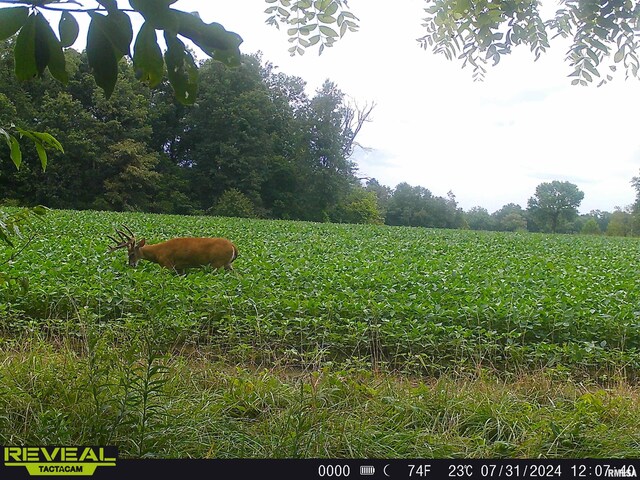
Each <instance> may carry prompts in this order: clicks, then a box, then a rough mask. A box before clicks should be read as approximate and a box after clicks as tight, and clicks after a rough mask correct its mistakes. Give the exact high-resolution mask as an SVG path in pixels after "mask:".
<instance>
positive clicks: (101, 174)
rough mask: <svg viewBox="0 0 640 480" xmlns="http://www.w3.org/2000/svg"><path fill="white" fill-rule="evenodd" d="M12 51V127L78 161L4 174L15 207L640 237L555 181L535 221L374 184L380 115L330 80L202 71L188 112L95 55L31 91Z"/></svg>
mask: <svg viewBox="0 0 640 480" xmlns="http://www.w3.org/2000/svg"><path fill="white" fill-rule="evenodd" d="M13 48H14V42H13V41H12V40H11V39H10V40H7V41H4V42H2V43H1V44H0V125H9V124H11V123H16V124H19V125H20V126H21V127H24V128H30V129H33V130H38V131H46V132H49V133H50V134H52V135H53V136H54V137H55V138H56V139H58V140H59V141H60V142H61V144H62V145H64V149H65V151H64V154H62V153H61V152H52V153H51V154H50V156H51V158H52V160H51V161H50V162H49V163H48V166H47V170H46V172H43V171H42V168H40V164H39V162H38V160H37V156H36V152H29V151H26V150H25V152H24V156H25V161H24V162H22V165H21V168H20V169H19V170H18V171H16V169H15V167H14V165H13V164H12V163H11V162H7V161H3V162H0V201H1V202H3V203H5V204H20V205H34V204H42V205H46V206H48V207H51V208H68V209H96V210H118V211H126V210H130V211H145V212H155V213H176V214H187V215H188V214H212V215H226V216H241V217H255V218H271V219H295V220H308V221H332V222H342V223H386V224H388V225H406V226H422V227H433V228H472V229H485V230H505V231H514V230H529V231H552V232H582V231H583V230H584V231H585V233H597V232H609V233H612V232H613V234H616V235H619V234H631V233H636V230H637V229H636V228H635V227H634V222H633V221H632V219H633V218H634V217H635V211H631V210H630V211H620V212H613V213H608V212H592V213H591V214H590V215H588V216H579V215H578V213H577V207H578V206H579V203H580V201H581V200H582V196H583V194H582V196H580V194H581V192H579V190H578V189H577V187H576V186H574V185H572V184H568V183H567V182H550V185H552V186H554V187H555V188H559V189H560V193H561V195H560V196H561V197H563V198H564V199H565V200H566V201H565V203H566V205H565V204H562V205H560V206H553V205H551V206H550V205H547V204H546V203H545V201H546V200H548V198H547V197H549V195H550V194H549V193H545V192H544V191H541V192H538V191H536V194H535V195H534V197H532V200H530V202H529V205H528V206H527V209H523V208H522V207H520V206H519V205H515V204H508V205H505V206H504V207H502V208H501V209H500V210H498V211H497V212H494V213H493V214H489V213H488V212H487V211H486V209H484V208H482V207H475V208H473V209H471V210H469V211H467V212H465V211H463V210H462V209H461V208H460V207H459V206H458V203H457V201H456V198H455V195H454V194H453V192H449V193H448V194H447V196H446V197H440V196H436V195H433V194H432V193H431V192H430V191H429V190H428V189H427V188H425V187H422V186H411V185H409V184H407V183H401V184H399V185H397V186H396V187H395V188H391V187H388V186H385V185H382V184H380V183H379V182H378V181H377V180H376V179H370V180H368V181H367V182H366V183H364V184H363V183H362V181H361V180H360V179H359V177H358V168H357V165H356V164H355V162H354V161H353V160H352V159H351V157H352V154H353V151H354V148H355V147H356V145H357V142H356V137H357V134H358V132H359V131H360V129H361V128H362V126H363V124H364V123H365V122H367V121H368V120H369V115H370V113H371V111H372V109H373V105H372V104H371V105H365V106H364V107H360V106H358V105H357V104H355V103H354V102H352V101H350V100H349V99H348V97H347V96H346V95H345V94H344V93H343V92H342V91H341V90H340V88H339V87H338V86H337V85H336V84H335V83H333V82H331V81H329V80H327V81H325V83H324V84H323V85H322V86H321V87H320V88H319V89H318V90H317V91H316V92H315V94H314V95H313V96H310V95H308V94H307V93H306V90H305V87H306V84H305V81H304V79H302V78H300V77H295V76H290V75H287V74H285V73H283V72H279V71H278V70H277V68H275V67H274V66H273V65H272V64H270V63H269V62H267V61H264V60H263V59H262V58H261V55H260V54H254V55H243V56H242V62H241V64H240V66H238V67H237V68H228V67H226V66H225V65H223V64H221V63H219V62H215V61H213V60H205V61H203V62H201V65H199V71H200V74H199V78H198V93H197V95H198V96H197V102H195V104H194V105H185V104H184V103H181V102H179V101H177V100H176V98H175V95H174V92H173V91H172V88H171V85H170V84H169V82H168V81H164V82H163V83H161V84H160V85H159V86H158V87H157V88H154V89H150V88H148V87H147V86H146V85H144V84H143V83H141V82H140V81H138V78H137V77H136V70H135V68H134V66H133V63H132V62H130V61H127V60H126V59H124V60H123V61H121V62H120V63H119V73H118V75H119V76H118V82H117V85H116V86H115V88H114V91H113V93H112V94H111V96H110V98H109V99H108V100H107V99H106V98H105V96H104V93H103V91H102V89H100V88H99V87H98V85H96V82H95V79H94V77H93V75H92V70H91V67H90V64H89V61H88V58H87V55H86V53H85V52H77V51H75V50H73V49H67V50H66V51H65V57H66V65H67V68H68V70H69V79H68V82H67V84H66V85H63V84H61V83H60V82H58V81H56V80H55V79H54V78H52V77H51V76H49V75H48V74H47V73H46V72H45V74H44V75H43V76H42V77H40V78H38V79H34V80H31V81H28V82H22V81H20V80H18V79H17V78H16V76H15V74H14V71H15V65H14V57H13ZM544 185H545V184H542V185H541V187H543V186H544ZM639 185H640V182H636V184H634V186H635V187H636V189H637V190H638V191H639V192H640V188H639ZM543 190H544V189H543ZM556 193H557V192H556ZM639 195H640V194H639ZM549 198H550V197H549ZM554 208H555V209H556V210H554ZM627 217H629V218H627Z"/></svg>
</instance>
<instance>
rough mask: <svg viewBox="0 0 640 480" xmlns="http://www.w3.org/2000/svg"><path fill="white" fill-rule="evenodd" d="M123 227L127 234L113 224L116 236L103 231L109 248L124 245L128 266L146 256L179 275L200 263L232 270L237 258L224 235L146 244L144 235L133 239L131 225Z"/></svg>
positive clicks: (183, 238)
mask: <svg viewBox="0 0 640 480" xmlns="http://www.w3.org/2000/svg"><path fill="white" fill-rule="evenodd" d="M124 228H125V229H126V230H127V233H128V234H127V233H125V232H123V231H122V230H118V229H117V228H116V233H117V234H118V235H119V236H120V240H118V239H116V238H115V237H112V236H110V235H107V237H108V238H110V239H111V240H113V241H114V242H115V245H112V246H111V247H109V250H110V251H112V252H113V251H115V250H118V249H119V248H125V247H126V248H127V250H128V252H129V266H131V267H135V266H137V265H138V262H139V261H140V260H149V261H150V262H154V263H157V264H159V265H161V266H163V267H165V268H168V269H171V270H174V271H175V272H176V273H178V274H180V275H182V274H184V273H185V270H186V269H187V268H193V267H200V266H203V265H211V266H212V267H213V268H222V267H224V269H225V270H233V268H232V267H231V264H232V263H233V261H234V260H235V259H236V258H238V249H237V248H236V246H235V245H234V244H233V243H232V242H231V241H229V240H227V239H226V238H197V237H182V238H172V239H171V240H167V241H166V242H161V243H155V244H153V245H147V243H146V240H145V239H144V238H142V239H141V240H140V241H137V240H136V237H135V235H134V234H133V232H132V231H131V229H129V227H127V226H126V225H124Z"/></svg>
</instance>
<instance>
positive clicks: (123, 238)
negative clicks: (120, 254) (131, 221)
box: [107, 225, 136, 252]
mask: <svg viewBox="0 0 640 480" xmlns="http://www.w3.org/2000/svg"><path fill="white" fill-rule="evenodd" d="M123 227H124V228H125V230H127V232H129V235H127V234H126V233H124V232H123V231H122V230H118V229H117V228H116V229H115V230H116V233H117V234H118V235H119V236H120V240H118V239H116V238H115V237H112V236H111V235H107V238H109V239H111V240H113V242H114V243H115V245H112V246H110V247H109V251H111V252H113V251H114V250H118V249H119V248H124V247H128V246H129V245H131V244H135V242H136V236H135V235H134V233H133V232H132V231H131V229H130V228H129V227H127V226H126V225H123Z"/></svg>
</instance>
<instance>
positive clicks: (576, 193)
mask: <svg viewBox="0 0 640 480" xmlns="http://www.w3.org/2000/svg"><path fill="white" fill-rule="evenodd" d="M583 199H584V192H582V191H581V190H579V189H578V187H577V186H576V185H574V184H573V183H570V182H560V181H558V180H554V181H552V182H544V183H541V184H540V185H538V186H537V187H536V193H535V195H534V196H533V197H531V198H530V199H529V202H528V207H529V213H530V215H531V216H532V218H533V219H534V221H535V222H536V223H537V224H538V226H540V228H542V229H543V230H546V231H550V232H552V233H556V232H558V231H561V230H562V227H563V226H564V225H566V223H567V222H570V221H572V220H574V219H575V218H576V217H577V215H578V207H579V206H580V203H581V202H582V200H583Z"/></svg>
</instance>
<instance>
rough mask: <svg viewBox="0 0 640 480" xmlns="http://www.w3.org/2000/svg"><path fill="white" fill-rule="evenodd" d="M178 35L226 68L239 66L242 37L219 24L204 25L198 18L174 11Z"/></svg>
mask: <svg viewBox="0 0 640 480" xmlns="http://www.w3.org/2000/svg"><path fill="white" fill-rule="evenodd" d="M174 14H175V15H176V18H177V19H178V34H180V35H182V36H183V37H187V38H189V39H190V40H191V41H193V43H195V44H196V45H197V46H198V47H200V49H201V50H202V51H203V52H205V53H206V54H207V55H209V56H210V57H212V58H213V59H214V60H218V61H220V62H222V63H224V64H226V65H228V66H238V65H240V58H241V56H240V48H239V47H240V44H241V43H242V37H240V35H238V34H237V33H234V32H229V31H227V30H225V28H224V27H223V26H222V25H220V24H219V23H215V22H213V23H210V24H206V23H204V22H203V21H202V20H201V19H200V18H199V17H197V16H195V15H191V14H189V13H185V12H180V11H177V10H175V11H174Z"/></svg>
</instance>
